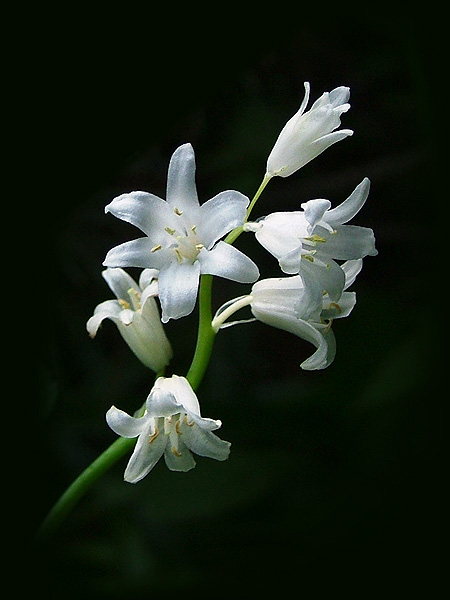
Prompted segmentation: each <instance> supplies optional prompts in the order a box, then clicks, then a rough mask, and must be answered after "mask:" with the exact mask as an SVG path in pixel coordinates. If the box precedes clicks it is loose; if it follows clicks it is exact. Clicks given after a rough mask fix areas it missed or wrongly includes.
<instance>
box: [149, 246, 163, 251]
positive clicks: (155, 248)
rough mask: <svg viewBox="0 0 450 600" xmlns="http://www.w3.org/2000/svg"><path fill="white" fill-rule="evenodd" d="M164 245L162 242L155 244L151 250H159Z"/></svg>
mask: <svg viewBox="0 0 450 600" xmlns="http://www.w3.org/2000/svg"><path fill="white" fill-rule="evenodd" d="M161 248H162V246H161V244H156V246H153V248H152V249H151V250H150V252H157V251H158V250H161Z"/></svg>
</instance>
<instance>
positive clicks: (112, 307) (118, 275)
mask: <svg viewBox="0 0 450 600" xmlns="http://www.w3.org/2000/svg"><path fill="white" fill-rule="evenodd" d="M157 274H158V272H157V271H155V270H154V269H145V270H144V271H142V273H141V276H140V278H139V284H137V283H136V282H135V281H134V279H133V278H132V277H130V275H128V273H126V272H125V271H124V270H123V269H105V270H104V271H103V273H102V275H103V277H104V279H105V280H106V283H107V284H108V285H109V287H110V288H111V290H112V291H113V292H114V294H115V295H116V298H117V300H106V301H105V302H102V303H101V304H99V305H98V306H97V307H96V308H95V310H94V314H93V315H92V317H91V318H90V319H89V320H88V322H87V324H86V328H87V330H88V333H89V335H90V336H91V337H95V335H96V334H97V331H98V328H99V327H100V324H101V322H102V321H103V320H104V319H111V320H112V321H113V322H114V323H115V324H116V325H117V328H118V330H119V332H120V333H121V335H122V337H123V339H124V340H125V341H126V343H127V344H128V346H129V347H130V348H131V350H132V351H133V352H134V353H135V355H136V356H137V357H138V358H139V360H141V361H142V362H143V363H144V365H146V366H147V367H149V368H150V369H152V370H153V371H155V372H157V371H159V370H160V369H162V368H163V367H165V366H166V365H167V364H168V363H169V361H170V359H171V358H172V348H171V346H170V342H169V340H168V339H167V337H166V334H165V332H164V329H163V326H162V324H161V319H160V316H159V310H158V307H157V305H156V301H155V298H154V296H156V295H157V293H158V284H157V281H156V279H155V277H157Z"/></svg>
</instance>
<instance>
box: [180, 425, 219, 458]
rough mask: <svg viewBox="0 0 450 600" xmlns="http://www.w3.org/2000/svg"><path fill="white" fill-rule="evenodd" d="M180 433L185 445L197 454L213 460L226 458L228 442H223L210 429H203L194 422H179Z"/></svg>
mask: <svg viewBox="0 0 450 600" xmlns="http://www.w3.org/2000/svg"><path fill="white" fill-rule="evenodd" d="M180 429H181V433H182V435H183V436H184V437H183V441H184V443H185V444H186V446H187V447H188V448H189V449H190V450H192V452H195V454H198V455H199V456H207V457H208V458H214V459H215V460H226V459H227V458H228V456H229V454H230V446H231V444H230V442H225V441H224V440H221V439H220V438H219V437H217V436H216V435H215V434H214V433H211V431H208V430H205V429H203V428H201V427H199V426H198V425H197V423H194V425H192V424H191V425H187V424H186V422H185V421H183V422H182V424H181V428H180Z"/></svg>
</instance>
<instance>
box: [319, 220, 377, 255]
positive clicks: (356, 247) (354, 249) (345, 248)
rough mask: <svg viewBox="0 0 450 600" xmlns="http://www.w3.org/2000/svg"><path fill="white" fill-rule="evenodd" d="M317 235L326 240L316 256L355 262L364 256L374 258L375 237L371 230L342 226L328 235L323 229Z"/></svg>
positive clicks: (375, 252) (354, 226)
mask: <svg viewBox="0 0 450 600" xmlns="http://www.w3.org/2000/svg"><path fill="white" fill-rule="evenodd" d="M320 230H321V228H320V227H319V228H318V230H317V233H320V235H322V234H323V236H324V237H325V238H326V240H327V241H326V243H324V244H321V245H320V248H319V251H318V253H317V256H320V257H323V256H329V257H333V258H335V259H336V260H355V259H358V258H364V257H365V256H376V255H377V250H376V248H375V237H374V233H373V231H372V229H370V228H368V227H359V226H357V225H342V226H340V227H338V229H336V230H335V233H334V234H332V235H330V234H329V233H328V232H327V231H326V230H325V229H324V230H322V231H320Z"/></svg>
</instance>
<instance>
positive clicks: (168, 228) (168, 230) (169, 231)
mask: <svg viewBox="0 0 450 600" xmlns="http://www.w3.org/2000/svg"><path fill="white" fill-rule="evenodd" d="M164 231H167V233H168V234H169V235H173V234H174V233H175V231H176V230H175V229H172V227H164Z"/></svg>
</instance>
